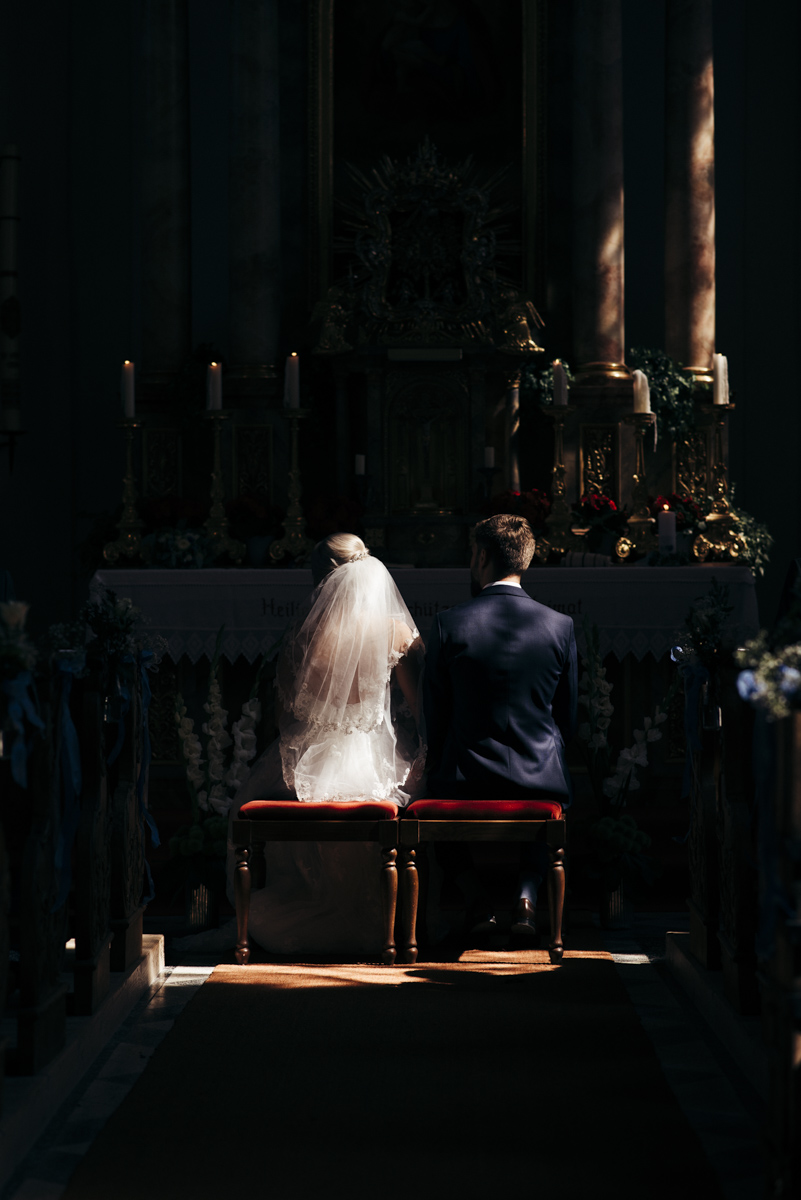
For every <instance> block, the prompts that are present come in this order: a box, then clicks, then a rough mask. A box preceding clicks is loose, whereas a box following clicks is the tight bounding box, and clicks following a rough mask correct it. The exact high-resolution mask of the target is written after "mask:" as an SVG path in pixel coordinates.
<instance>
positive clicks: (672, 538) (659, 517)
mask: <svg viewBox="0 0 801 1200" xmlns="http://www.w3.org/2000/svg"><path fill="white" fill-rule="evenodd" d="M656 529H657V534H658V537H659V553H660V554H675V553H676V514H675V513H674V512H670V510H669V509H667V508H665V509H663V510H662V512H659V513H657V514H656Z"/></svg>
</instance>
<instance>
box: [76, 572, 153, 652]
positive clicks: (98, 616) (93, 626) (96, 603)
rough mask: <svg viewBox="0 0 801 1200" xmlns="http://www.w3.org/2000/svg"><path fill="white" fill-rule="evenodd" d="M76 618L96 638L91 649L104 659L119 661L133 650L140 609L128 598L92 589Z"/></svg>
mask: <svg viewBox="0 0 801 1200" xmlns="http://www.w3.org/2000/svg"><path fill="white" fill-rule="evenodd" d="M80 615H81V618H82V619H83V621H84V622H85V623H86V625H88V627H89V629H90V630H91V631H92V633H93V634H94V636H95V638H96V639H97V645H96V646H95V647H94V649H95V650H97V651H100V652H101V653H102V654H103V655H105V657H106V658H109V659H121V658H123V657H124V656H125V655H127V654H133V653H134V652H135V651H136V649H137V633H138V631H139V627H140V625H141V621H142V610H141V609H140V608H136V606H135V605H134V603H133V601H132V600H131V599H130V598H129V597H128V596H121V597H118V596H117V594H116V592H112V591H110V590H109V589H108V588H104V587H93V588H92V591H91V592H90V595H89V599H88V600H87V602H86V604H85V605H84V606H83V608H82V609H81V614H80Z"/></svg>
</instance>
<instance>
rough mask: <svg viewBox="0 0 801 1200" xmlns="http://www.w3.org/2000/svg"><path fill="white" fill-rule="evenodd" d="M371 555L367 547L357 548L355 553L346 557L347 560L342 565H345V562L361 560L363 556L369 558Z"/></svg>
mask: <svg viewBox="0 0 801 1200" xmlns="http://www.w3.org/2000/svg"><path fill="white" fill-rule="evenodd" d="M369 557H370V551H369V550H366V549H365V550H357V551H356V553H355V554H351V556H350V558H346V559H345V562H344V563H343V564H342V566H343V567H344V566H345V563H352V562H361V560H362V559H363V558H369Z"/></svg>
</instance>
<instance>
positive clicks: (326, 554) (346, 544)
mask: <svg viewBox="0 0 801 1200" xmlns="http://www.w3.org/2000/svg"><path fill="white" fill-rule="evenodd" d="M369 553H370V551H369V550H368V549H367V547H366V546H365V544H364V542H363V541H362V539H361V538H360V537H357V535H356V534H355V533H332V534H331V535H330V537H327V538H324V539H323V540H322V541H321V542H318V543H317V545H316V546H315V547H314V549H313V550H312V552H311V558H310V559H309V566H310V567H311V572H312V576H313V578H314V582H315V585H316V584H318V583H319V582H320V580H322V579H325V577H326V575H328V574H329V572H330V571H333V570H335V569H336V568H337V567H341V566H343V565H344V564H345V563H349V562H358V560H359V559H361V558H367V557H368V555H369Z"/></svg>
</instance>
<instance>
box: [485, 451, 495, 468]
mask: <svg viewBox="0 0 801 1200" xmlns="http://www.w3.org/2000/svg"><path fill="white" fill-rule="evenodd" d="M484 469H485V470H486V471H494V470H495V447H494V446H485V447H484Z"/></svg>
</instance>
